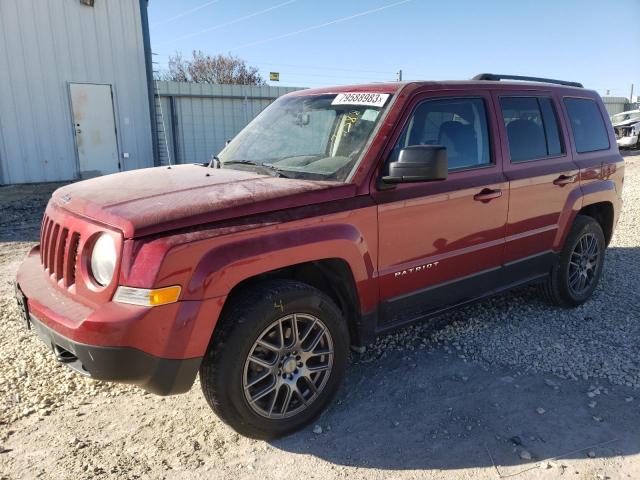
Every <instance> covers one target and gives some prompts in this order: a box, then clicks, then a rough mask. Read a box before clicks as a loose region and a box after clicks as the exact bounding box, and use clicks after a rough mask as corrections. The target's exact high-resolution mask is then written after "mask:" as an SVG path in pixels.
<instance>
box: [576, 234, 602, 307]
mask: <svg viewBox="0 0 640 480" xmlns="http://www.w3.org/2000/svg"><path fill="white" fill-rule="evenodd" d="M599 256H600V246H599V245H598V239H597V238H596V236H595V235H594V234H592V233H587V234H585V235H583V236H582V237H580V240H578V243H576V246H575V247H574V249H573V252H571V258H570V259H569V288H570V289H571V291H572V292H573V293H574V294H575V295H582V294H583V293H584V292H586V291H587V290H588V289H589V288H590V287H591V285H592V284H593V282H594V279H595V278H596V273H597V268H598V259H599Z"/></svg>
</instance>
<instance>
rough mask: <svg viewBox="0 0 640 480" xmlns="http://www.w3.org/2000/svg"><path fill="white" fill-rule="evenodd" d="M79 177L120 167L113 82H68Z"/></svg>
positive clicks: (103, 172)
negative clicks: (112, 89)
mask: <svg viewBox="0 0 640 480" xmlns="http://www.w3.org/2000/svg"><path fill="white" fill-rule="evenodd" d="M69 91H70V94H71V107H72V109H73V128H74V133H75V140H76V151H77V154H78V162H79V166H80V177H81V178H89V177H95V176H98V175H106V174H109V173H114V172H117V171H118V170H119V163H118V143H117V140H116V124H115V120H114V118H115V117H114V110H113V98H112V95H111V85H96V84H89V83H71V84H69Z"/></svg>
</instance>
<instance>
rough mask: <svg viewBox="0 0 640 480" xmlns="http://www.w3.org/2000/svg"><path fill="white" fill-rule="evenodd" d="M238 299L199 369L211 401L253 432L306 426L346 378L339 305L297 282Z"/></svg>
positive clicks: (272, 433) (263, 434)
mask: <svg viewBox="0 0 640 480" xmlns="http://www.w3.org/2000/svg"><path fill="white" fill-rule="evenodd" d="M231 301H232V303H231V304H230V305H229V306H228V307H226V308H225V310H224V313H223V315H222V317H221V318H220V320H219V322H220V323H219V325H218V326H217V327H216V332H215V334H214V337H213V339H212V342H211V344H210V345H209V349H208V351H207V354H206V355H205V358H204V359H203V362H202V366H201V367H200V381H201V385H202V391H203V393H204V396H205V398H206V400H207V402H208V403H209V405H210V406H211V408H212V409H213V411H214V412H215V413H216V414H217V415H218V416H219V417H220V418H221V419H222V420H223V421H224V422H225V423H226V424H228V425H229V426H231V427H232V428H233V429H234V430H236V431H237V432H238V433H240V434H242V435H245V436H248V437H252V438H259V439H268V438H275V437H280V436H283V435H286V434H288V433H291V432H294V431H296V430H298V429H300V428H302V427H303V426H305V425H307V424H308V423H310V422H311V421H313V420H314V419H315V418H316V417H317V416H318V415H320V413H321V412H322V411H323V410H324V409H325V407H326V406H327V404H328V403H329V402H330V401H331V399H332V397H333V396H334V394H335V393H336V391H337V390H338V387H339V386H340V383H341V381H342V378H343V376H344V372H345V369H346V365H347V361H348V345H349V333H348V330H347V326H346V324H345V321H344V319H343V317H342V314H341V312H340V310H339V309H338V307H337V306H336V305H335V303H334V302H333V301H332V300H331V299H330V298H329V297H328V296H327V295H325V294H324V293H323V292H321V291H319V290H317V289H315V288H313V287H311V286H309V285H306V284H304V283H299V282H294V281H290V280H274V281H270V282H268V283H264V284H261V285H257V286H254V287H251V288H250V290H247V291H245V292H243V293H241V294H240V295H238V296H236V297H235V298H234V299H232V300H231ZM314 343H315V345H314ZM264 392H267V393H266V394H265V393H264Z"/></svg>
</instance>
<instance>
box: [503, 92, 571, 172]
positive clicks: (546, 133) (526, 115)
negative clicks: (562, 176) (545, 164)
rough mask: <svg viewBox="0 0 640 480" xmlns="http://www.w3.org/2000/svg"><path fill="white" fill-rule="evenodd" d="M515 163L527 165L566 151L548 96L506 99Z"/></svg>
mask: <svg viewBox="0 0 640 480" xmlns="http://www.w3.org/2000/svg"><path fill="white" fill-rule="evenodd" d="M500 105H501V107H502V118H503V120H504V125H505V128H506V130H507V138H508V141H509V155H510V157H511V162H524V161H527V160H536V159H540V158H545V157H549V156H556V155H560V154H562V153H563V152H564V150H563V148H562V142H561V140H560V130H559V128H558V120H557V118H556V114H555V111H554V108H553V104H552V102H551V99H550V98H548V97H502V98H501V99H500Z"/></svg>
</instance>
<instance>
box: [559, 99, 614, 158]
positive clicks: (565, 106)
mask: <svg viewBox="0 0 640 480" xmlns="http://www.w3.org/2000/svg"><path fill="white" fill-rule="evenodd" d="M567 98H569V99H573V100H589V101H591V102H593V103H594V104H595V106H596V108H597V109H598V113H599V114H600V119H601V120H602V124H603V125H604V131H605V133H606V134H607V135H606V136H607V148H599V149H597V150H588V151H586V152H579V151H578V145H576V137H575V135H574V134H573V125H572V124H571V117H570V116H569V109H568V108H567V104H566V103H565V100H566V99H567ZM562 106H563V107H564V110H565V112H566V114H567V120H568V123H569V131H570V132H571V139H572V140H573V150H574V152H575V154H576V155H589V154H590V153H593V152H605V151H608V150H611V139H610V138H609V129H608V128H607V121H606V119H605V118H604V117H603V116H602V110H601V109H600V105H598V102H597V101H596V100H595V99H594V98H591V97H579V96H577V95H565V96H563V97H562Z"/></svg>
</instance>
